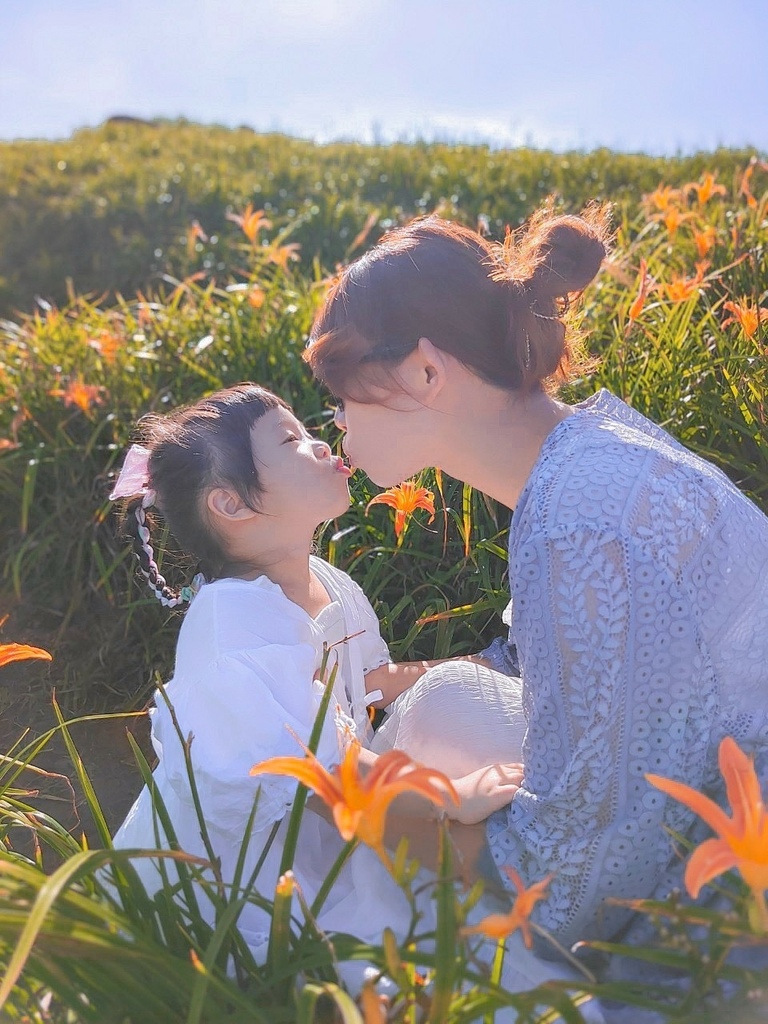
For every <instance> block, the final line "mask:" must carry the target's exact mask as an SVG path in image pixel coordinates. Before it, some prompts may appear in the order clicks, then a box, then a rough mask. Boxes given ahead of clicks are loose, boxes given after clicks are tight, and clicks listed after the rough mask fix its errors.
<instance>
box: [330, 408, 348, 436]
mask: <svg viewBox="0 0 768 1024" xmlns="http://www.w3.org/2000/svg"><path fill="white" fill-rule="evenodd" d="M333 422H334V424H335V425H336V426H337V427H338V428H339V430H346V429H347V419H346V417H345V415H344V410H343V409H342V408H341V406H340V405H337V406H336V412H335V413H334V414H333Z"/></svg>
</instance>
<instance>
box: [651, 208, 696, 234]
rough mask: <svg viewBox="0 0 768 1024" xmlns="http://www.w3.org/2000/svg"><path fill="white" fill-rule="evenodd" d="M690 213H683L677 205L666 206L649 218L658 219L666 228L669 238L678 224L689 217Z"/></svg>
mask: <svg viewBox="0 0 768 1024" xmlns="http://www.w3.org/2000/svg"><path fill="white" fill-rule="evenodd" d="M691 216H692V215H691V214H690V213H683V211H682V210H681V209H679V208H678V207H677V206H668V207H667V208H666V209H665V210H663V211H662V212H661V213H657V214H655V215H654V216H653V217H651V220H659V221H661V222H662V224H663V225H664V227H665V228H666V229H667V232H668V233H669V237H670V238H674V237H675V235H676V234H677V231H678V228H679V227H680V225H681V224H682V223H683V222H684V221H686V220H690V219H691Z"/></svg>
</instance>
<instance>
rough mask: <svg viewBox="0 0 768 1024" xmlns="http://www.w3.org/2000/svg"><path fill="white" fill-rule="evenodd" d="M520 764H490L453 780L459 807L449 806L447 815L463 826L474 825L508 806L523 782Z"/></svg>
mask: <svg viewBox="0 0 768 1024" xmlns="http://www.w3.org/2000/svg"><path fill="white" fill-rule="evenodd" d="M523 775H524V771H523V766H522V765H521V764H491V765H488V767H486V768H478V769H477V770H476V771H474V772H470V774H469V775H464V776H462V778H460V779H452V780H451V781H452V782H453V785H454V788H455V789H456V792H457V793H458V795H459V806H458V807H454V806H453V805H452V804H449V805H448V808H447V814H448V817H449V818H452V819H453V820H454V821H460V822H461V823H462V824H463V825H474V824H475V823H476V822H478V821H483V819H484V818H487V817H488V815H489V814H493V812H494V811H498V810H499V808H500V807H506V805H507V804H509V803H511V802H512V797H513V796H514V795H515V793H516V792H517V791H518V789H519V788H520V786H521V785H522V782H523Z"/></svg>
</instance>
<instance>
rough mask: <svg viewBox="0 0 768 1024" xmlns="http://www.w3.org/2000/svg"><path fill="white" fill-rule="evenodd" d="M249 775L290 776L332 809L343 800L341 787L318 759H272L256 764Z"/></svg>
mask: <svg viewBox="0 0 768 1024" xmlns="http://www.w3.org/2000/svg"><path fill="white" fill-rule="evenodd" d="M248 774H249V775H266V774H269V775H289V776H291V778H294V779H296V780H297V781H298V782H301V783H303V784H304V785H305V786H309V787H310V789H313V790H314V791H315V793H317V795H318V796H319V797H320V799H321V800H322V801H323V802H324V803H326V804H328V806H329V807H332V806H333V805H334V803H335V802H336V801H337V800H339V799H340V798H341V793H340V790H339V787H338V786H337V785H336V782H335V781H334V778H333V776H332V775H331V774H330V773H329V772H328V771H326V769H325V768H323V766H322V765H321V764H320V762H319V761H318V760H317V758H312V759H310V758H309V757H270V758H267V760H266V761H262V762H261V763H260V764H255V765H254V766H253V768H251V770H250V772H249V773H248Z"/></svg>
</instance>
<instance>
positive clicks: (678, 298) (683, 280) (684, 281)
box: [663, 263, 709, 302]
mask: <svg viewBox="0 0 768 1024" xmlns="http://www.w3.org/2000/svg"><path fill="white" fill-rule="evenodd" d="M708 266H709V264H705V263H699V264H697V266H696V273H695V275H694V276H693V277H685V276H684V275H682V274H678V276H677V277H673V278H672V280H671V281H670V282H669V284H665V285H663V288H664V291H665V293H666V295H667V298H668V299H669V300H670V302H685V301H686V300H687V299H690V298H691V296H692V295H695V294H696V292H698V290H699V288H702V287H704V288H706V285H703V284H702V281H703V278H704V271H705V270H706V269H707V267H708Z"/></svg>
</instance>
